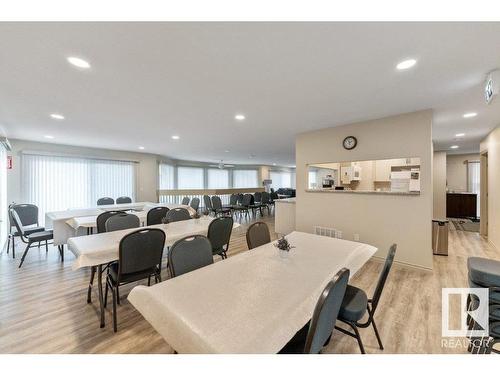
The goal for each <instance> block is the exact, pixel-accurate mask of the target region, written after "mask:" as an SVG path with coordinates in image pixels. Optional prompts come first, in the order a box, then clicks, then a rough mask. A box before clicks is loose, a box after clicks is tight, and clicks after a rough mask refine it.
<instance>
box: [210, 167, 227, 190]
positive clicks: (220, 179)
mask: <svg viewBox="0 0 500 375" xmlns="http://www.w3.org/2000/svg"><path fill="white" fill-rule="evenodd" d="M207 175H208V186H207V187H208V188H209V189H227V188H228V187H229V171H228V170H227V169H212V168H210V169H208V174H207Z"/></svg>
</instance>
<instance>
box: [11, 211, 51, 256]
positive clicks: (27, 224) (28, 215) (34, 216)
mask: <svg viewBox="0 0 500 375" xmlns="http://www.w3.org/2000/svg"><path fill="white" fill-rule="evenodd" d="M11 209H13V210H15V211H16V212H17V215H18V216H19V220H20V221H21V224H22V226H23V228H24V233H25V234H26V235H30V234H32V233H36V232H43V231H44V230H45V227H42V226H40V225H39V223H38V207H37V206H35V205H34V204H11V205H9V211H8V216H9V235H8V241H7V254H8V253H9V247H10V242H11V241H12V258H15V257H16V237H20V236H21V232H19V231H18V230H17V229H16V225H15V223H14V219H13V218H12V214H11V211H10V210H11ZM12 229H14V231H12Z"/></svg>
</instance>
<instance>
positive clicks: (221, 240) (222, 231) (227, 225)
mask: <svg viewBox="0 0 500 375" xmlns="http://www.w3.org/2000/svg"><path fill="white" fill-rule="evenodd" d="M232 231H233V218H232V217H231V216H224V217H219V218H217V219H214V220H212V222H211V223H210V225H209V226H208V235H207V237H208V239H209V241H210V243H211V244H212V254H213V255H220V256H221V257H222V259H226V258H227V251H228V250H229V241H230V239H231V232H232Z"/></svg>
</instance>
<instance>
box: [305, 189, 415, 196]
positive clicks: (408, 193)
mask: <svg viewBox="0 0 500 375" xmlns="http://www.w3.org/2000/svg"><path fill="white" fill-rule="evenodd" d="M306 192H308V193H333V194H375V195H420V192H419V191H413V192H402V191H375V190H333V189H306Z"/></svg>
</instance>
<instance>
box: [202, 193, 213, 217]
mask: <svg viewBox="0 0 500 375" xmlns="http://www.w3.org/2000/svg"><path fill="white" fill-rule="evenodd" d="M203 204H204V205H205V212H207V215H210V214H211V213H212V212H214V209H213V207H212V200H211V199H210V197H209V196H208V195H204V196H203Z"/></svg>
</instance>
